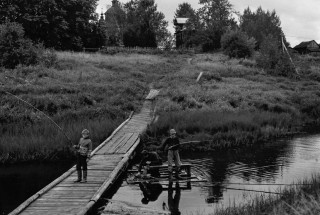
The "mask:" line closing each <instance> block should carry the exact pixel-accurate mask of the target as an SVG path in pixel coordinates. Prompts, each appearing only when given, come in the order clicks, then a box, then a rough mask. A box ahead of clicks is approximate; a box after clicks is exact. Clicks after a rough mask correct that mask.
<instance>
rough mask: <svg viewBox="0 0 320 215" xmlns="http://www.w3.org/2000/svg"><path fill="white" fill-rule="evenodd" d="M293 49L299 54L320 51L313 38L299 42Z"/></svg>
mask: <svg viewBox="0 0 320 215" xmlns="http://www.w3.org/2000/svg"><path fill="white" fill-rule="evenodd" d="M293 49H294V50H296V51H298V52H299V53H300V54H309V53H312V52H320V46H319V44H318V43H317V42H316V41H314V40H311V41H307V42H301V43H300V44H299V45H297V46H295V47H294V48H293Z"/></svg>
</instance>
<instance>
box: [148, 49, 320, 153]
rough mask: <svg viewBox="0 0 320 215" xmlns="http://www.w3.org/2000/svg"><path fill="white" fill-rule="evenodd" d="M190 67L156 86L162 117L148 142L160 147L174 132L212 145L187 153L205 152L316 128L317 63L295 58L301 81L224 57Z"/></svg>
mask: <svg viewBox="0 0 320 215" xmlns="http://www.w3.org/2000/svg"><path fill="white" fill-rule="evenodd" d="M188 62H189V64H186V65H184V67H183V68H182V69H181V70H180V71H178V72H177V73H175V74H173V75H172V76H169V77H166V78H164V80H163V81H162V82H160V83H157V87H159V88H162V89H163V90H162V94H161V95H162V96H161V97H160V98H159V99H158V102H157V104H158V105H157V113H158V115H159V116H160V117H159V120H158V121H157V123H155V124H154V125H152V126H151V127H150V128H149V130H148V139H149V140H153V141H154V140H156V141H161V139H163V137H164V136H166V135H167V132H168V129H169V128H171V127H174V128H175V129H176V130H177V131H178V133H179V134H180V135H181V137H182V138H183V139H185V140H196V139H197V140H210V143H211V144H206V145H205V146H202V145H200V147H195V146H193V147H189V148H188V147H187V149H190V148H192V149H194V150H197V149H201V150H204V149H205V150H207V149H212V148H215V147H225V146H241V145H248V144H253V143H258V142H261V141H264V140H266V139H270V138H275V137H279V136H283V135H287V134H292V133H296V132H300V131H302V130H303V129H304V128H303V127H304V125H308V124H312V125H316V124H319V116H320V106H319V104H320V84H319V81H318V80H317V79H316V78H315V77H316V76H317V75H320V58H319V57H311V56H309V57H306V56H296V62H297V65H298V69H299V72H300V74H301V76H300V78H299V79H296V78H290V77H282V76H275V75H272V74H269V73H267V72H266V71H264V70H262V69H259V68H257V67H256V63H255V60H254V59H251V60H248V59H246V60H235V59H228V58H227V57H226V56H224V55H222V54H213V55H209V54H202V55H200V54H199V55H195V56H193V58H192V59H189V61H188ZM307 62H309V63H307ZM310 62H311V63H310ZM200 73H203V75H202V77H201V79H200V81H199V82H196V79H197V77H198V76H199V74H200Z"/></svg>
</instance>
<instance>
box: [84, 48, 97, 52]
mask: <svg viewBox="0 0 320 215" xmlns="http://www.w3.org/2000/svg"><path fill="white" fill-rule="evenodd" d="M100 50H101V48H83V52H99V51H100Z"/></svg>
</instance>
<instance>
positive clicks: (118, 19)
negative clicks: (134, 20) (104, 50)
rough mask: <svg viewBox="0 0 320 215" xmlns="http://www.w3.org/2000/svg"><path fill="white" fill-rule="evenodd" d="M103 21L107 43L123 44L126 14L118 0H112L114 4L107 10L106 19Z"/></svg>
mask: <svg viewBox="0 0 320 215" xmlns="http://www.w3.org/2000/svg"><path fill="white" fill-rule="evenodd" d="M101 18H103V16H101ZM100 21H101V19H100ZM102 21H103V22H105V31H106V38H107V44H106V45H112V46H114V45H115V46H117V45H122V44H123V31H124V26H125V21H126V14H125V12H124V11H123V9H122V8H121V5H120V3H119V1H118V0H112V6H111V7H110V8H109V9H108V10H107V11H106V12H105V14H104V20H102Z"/></svg>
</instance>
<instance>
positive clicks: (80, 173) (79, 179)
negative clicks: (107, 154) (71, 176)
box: [74, 170, 82, 183]
mask: <svg viewBox="0 0 320 215" xmlns="http://www.w3.org/2000/svg"><path fill="white" fill-rule="evenodd" d="M77 174H78V179H77V180H75V181H74V183H78V182H80V181H81V178H82V172H81V170H77Z"/></svg>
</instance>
